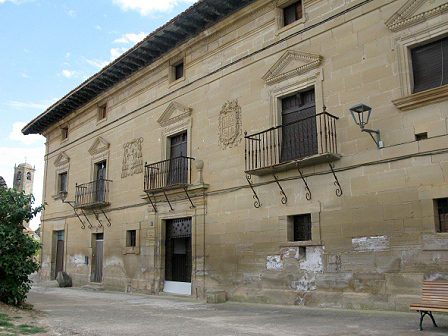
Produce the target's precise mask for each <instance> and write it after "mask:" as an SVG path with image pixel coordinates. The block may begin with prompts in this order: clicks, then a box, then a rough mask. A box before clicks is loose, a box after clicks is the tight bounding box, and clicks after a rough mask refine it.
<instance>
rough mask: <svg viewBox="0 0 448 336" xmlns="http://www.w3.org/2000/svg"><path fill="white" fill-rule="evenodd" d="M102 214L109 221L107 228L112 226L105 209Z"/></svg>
mask: <svg viewBox="0 0 448 336" xmlns="http://www.w3.org/2000/svg"><path fill="white" fill-rule="evenodd" d="M101 212H102V213H103V216H104V217H105V218H106V219H107V226H112V223H111V222H110V219H109V217H107V216H106V213H105V212H104V210H103V209H101Z"/></svg>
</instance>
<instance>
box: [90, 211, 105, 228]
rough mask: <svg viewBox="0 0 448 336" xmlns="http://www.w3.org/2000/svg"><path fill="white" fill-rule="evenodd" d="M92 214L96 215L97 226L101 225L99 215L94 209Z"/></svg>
mask: <svg viewBox="0 0 448 336" xmlns="http://www.w3.org/2000/svg"><path fill="white" fill-rule="evenodd" d="M92 212H93V214H94V215H95V217H96V220H97V221H98V227H103V223H101V221H100V217H99V216H98V213H97V212H96V211H95V209H92Z"/></svg>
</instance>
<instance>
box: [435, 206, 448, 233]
mask: <svg viewBox="0 0 448 336" xmlns="http://www.w3.org/2000/svg"><path fill="white" fill-rule="evenodd" d="M436 203H437V213H438V220H437V225H436V230H437V232H448V198H439V199H437V200H436Z"/></svg>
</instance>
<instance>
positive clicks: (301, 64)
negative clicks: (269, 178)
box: [262, 50, 323, 85]
mask: <svg viewBox="0 0 448 336" xmlns="http://www.w3.org/2000/svg"><path fill="white" fill-rule="evenodd" d="M322 59H323V57H322V56H320V55H314V54H308V53H304V52H299V51H293V50H288V51H287V52H285V53H284V54H283V56H282V57H280V59H279V60H278V61H277V62H275V64H274V65H273V66H272V67H271V68H270V69H269V71H268V72H267V73H266V74H265V75H264V76H263V77H262V79H264V80H265V81H266V84H269V85H270V84H274V83H277V82H280V81H283V80H286V79H289V78H291V77H295V76H298V75H301V74H303V73H305V72H308V71H310V70H312V69H316V68H318V67H319V66H320V64H321V63H322Z"/></svg>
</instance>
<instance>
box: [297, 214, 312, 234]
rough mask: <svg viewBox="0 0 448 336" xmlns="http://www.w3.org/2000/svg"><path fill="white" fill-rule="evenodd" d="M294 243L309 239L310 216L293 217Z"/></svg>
mask: <svg viewBox="0 0 448 336" xmlns="http://www.w3.org/2000/svg"><path fill="white" fill-rule="evenodd" d="M293 222H294V241H309V240H312V239H311V214H304V215H296V216H293Z"/></svg>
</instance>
